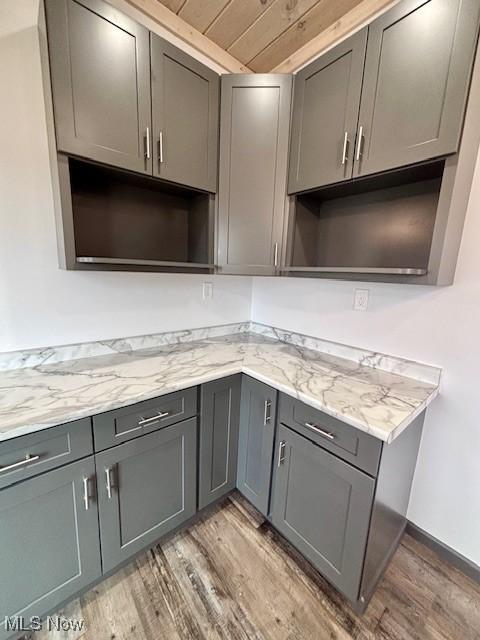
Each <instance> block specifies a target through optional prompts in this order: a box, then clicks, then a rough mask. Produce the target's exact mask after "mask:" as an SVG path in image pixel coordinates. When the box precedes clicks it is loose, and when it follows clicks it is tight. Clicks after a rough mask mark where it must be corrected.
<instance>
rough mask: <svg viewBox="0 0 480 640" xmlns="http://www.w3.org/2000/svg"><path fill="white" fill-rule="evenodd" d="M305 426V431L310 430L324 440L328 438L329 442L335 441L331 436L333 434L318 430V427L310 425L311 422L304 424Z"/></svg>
mask: <svg viewBox="0 0 480 640" xmlns="http://www.w3.org/2000/svg"><path fill="white" fill-rule="evenodd" d="M305 426H306V427H307V429H311V430H312V431H315V433H318V435H320V436H323V437H324V438H328V439H329V440H335V436H334V435H333V433H330V431H324V430H323V429H320V427H317V426H316V425H315V424H312V423H311V422H305Z"/></svg>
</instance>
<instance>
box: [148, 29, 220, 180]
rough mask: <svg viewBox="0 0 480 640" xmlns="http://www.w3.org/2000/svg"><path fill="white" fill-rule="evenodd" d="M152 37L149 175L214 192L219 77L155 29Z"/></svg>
mask: <svg viewBox="0 0 480 640" xmlns="http://www.w3.org/2000/svg"><path fill="white" fill-rule="evenodd" d="M150 37H151V56H152V126H153V155H154V163H153V174H154V175H155V176H158V177H160V178H164V179H165V180H170V181H172V182H178V183H181V184H184V185H188V186H190V187H195V188H197V189H204V190H205V191H211V192H215V191H216V190H217V156H218V111H219V89H220V80H219V76H218V74H217V73H215V72H214V71H212V70H211V69H209V68H208V67H206V66H205V65H203V64H201V63H200V62H198V60H195V59H194V58H192V57H190V56H189V55H187V54H186V53H184V52H183V51H180V50H179V49H177V48H176V47H174V46H173V45H171V44H170V43H169V42H166V41H165V40H163V39H162V38H159V37H158V36H157V35H155V34H154V33H151V34H150Z"/></svg>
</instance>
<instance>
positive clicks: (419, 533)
mask: <svg viewBox="0 0 480 640" xmlns="http://www.w3.org/2000/svg"><path fill="white" fill-rule="evenodd" d="M405 531H406V533H408V534H409V535H411V536H412V538H414V539H415V540H418V542H421V543H422V544H424V545H425V546H426V547H428V548H429V549H431V550H432V551H435V553H436V554H438V555H439V556H440V557H441V558H442V560H445V562H448V563H449V564H451V565H452V566H453V567H455V568H456V569H458V570H459V571H461V572H462V573H464V574H465V575H466V576H468V577H469V578H471V579H472V580H474V581H475V582H477V583H478V584H480V567H479V566H478V565H476V564H475V563H473V562H472V561H471V560H468V558H465V557H464V556H462V555H461V554H460V553H457V551H454V550H453V549H452V548H451V547H448V546H447V545H446V544H444V543H443V542H440V540H437V538H434V537H433V536H431V535H430V534H429V533H427V532H426V531H424V530H423V529H420V527H417V525H415V524H413V522H410V521H408V522H407V527H406V530H405Z"/></svg>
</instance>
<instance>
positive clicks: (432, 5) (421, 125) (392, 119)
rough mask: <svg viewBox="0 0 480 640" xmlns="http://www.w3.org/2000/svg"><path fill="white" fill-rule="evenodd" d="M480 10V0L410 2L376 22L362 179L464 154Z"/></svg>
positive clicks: (360, 152)
mask: <svg viewBox="0 0 480 640" xmlns="http://www.w3.org/2000/svg"><path fill="white" fill-rule="evenodd" d="M479 11H480V4H479V3H478V0H407V1H405V2H401V3H400V4H398V5H397V6H396V7H394V8H393V9H391V10H390V11H388V12H387V13H386V14H384V15H383V16H381V17H380V18H378V19H377V20H376V21H375V22H373V24H372V25H371V26H370V29H369V35H368V47H367V57H366V63H365V78H364V85H363V92H362V103H361V109H360V118H359V124H360V126H361V127H362V130H361V131H360V130H359V134H360V133H361V134H362V136H361V137H359V140H358V142H357V150H356V156H358V157H359V161H358V162H356V167H355V175H364V174H369V173H374V172H377V171H385V170H386V169H392V168H395V167H400V166H402V165H408V164H412V163H414V162H421V161H424V160H427V159H429V158H433V157H436V156H444V155H446V154H449V153H454V152H455V151H457V149H458V145H459V141H460V134H461V130H462V125H463V114H464V108H465V103H466V99H467V94H468V88H469V80H470V72H471V66H472V61H473V55H474V52H475V43H476V38H477V29H478V19H479ZM362 147H363V148H362Z"/></svg>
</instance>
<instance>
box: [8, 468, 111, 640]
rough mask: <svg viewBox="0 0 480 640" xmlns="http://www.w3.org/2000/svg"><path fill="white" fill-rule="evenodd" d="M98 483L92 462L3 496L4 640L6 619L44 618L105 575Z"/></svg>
mask: <svg viewBox="0 0 480 640" xmlns="http://www.w3.org/2000/svg"><path fill="white" fill-rule="evenodd" d="M84 479H85V480H84ZM94 483H95V465H94V462H93V457H90V458H86V459H84V460H81V461H79V462H74V463H72V464H70V465H67V466H65V467H62V468H61V469H55V470H54V471H49V472H48V473H45V474H43V475H40V476H37V477H36V478H32V479H30V480H25V481H24V482H20V483H18V484H15V485H13V486H12V487H9V488H7V489H3V490H2V491H0V574H1V576H2V578H1V584H2V586H1V588H0V611H1V616H2V618H1V621H2V624H1V625H0V638H2V639H3V638H7V637H8V636H9V635H10V633H11V632H7V630H6V629H5V627H4V625H3V620H4V616H7V615H8V616H23V617H24V618H25V620H26V621H27V620H29V619H30V617H31V616H40V615H43V614H45V613H47V612H48V611H50V610H52V609H54V608H55V607H56V606H57V605H59V604H60V603H61V602H63V601H64V600H66V599H67V598H70V597H71V596H73V595H74V594H75V593H76V592H78V591H79V590H81V589H83V588H84V587H86V586H87V585H89V584H90V583H91V582H93V581H94V580H95V579H97V578H98V577H99V576H100V575H101V565H100V544H99V534H98V513H97V506H96V504H95V501H94V499H93V498H92V497H90V498H88V504H87V503H86V501H85V498H86V496H85V493H84V492H85V490H87V491H88V493H89V494H90V495H91V496H93V495H94V494H95V491H94ZM85 485H87V486H85ZM87 507H88V508H87Z"/></svg>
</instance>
